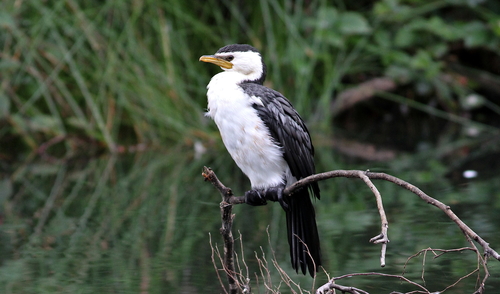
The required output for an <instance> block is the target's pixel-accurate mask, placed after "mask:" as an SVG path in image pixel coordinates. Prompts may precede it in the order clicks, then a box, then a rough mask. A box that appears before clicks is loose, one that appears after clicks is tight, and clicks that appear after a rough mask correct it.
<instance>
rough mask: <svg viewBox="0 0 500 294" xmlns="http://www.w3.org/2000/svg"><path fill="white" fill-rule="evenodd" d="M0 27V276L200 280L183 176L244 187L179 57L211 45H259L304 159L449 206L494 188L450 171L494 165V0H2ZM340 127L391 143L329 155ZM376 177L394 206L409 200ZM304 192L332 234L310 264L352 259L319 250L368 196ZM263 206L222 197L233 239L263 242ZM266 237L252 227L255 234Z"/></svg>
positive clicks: (47, 285)
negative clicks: (305, 129)
mask: <svg viewBox="0 0 500 294" xmlns="http://www.w3.org/2000/svg"><path fill="white" fill-rule="evenodd" d="M0 28H1V30H2V34H0V45H1V46H0V77H1V79H0V203H1V205H0V207H1V208H0V222H1V227H0V228H1V229H0V240H1V241H0V244H1V249H0V253H1V254H0V256H1V257H0V289H2V290H1V291H2V292H5V293H44V292H47V293H57V292H60V293H68V292H72V293H73V292H75V293H87V292H88V293H108V292H120V293H126V292H133V293H137V292H140V291H143V292H148V291H149V292H164V291H163V290H165V289H168V290H175V291H180V289H184V290H186V291H188V290H189V289H192V288H190V287H197V288H198V290H199V289H202V288H203V289H204V290H205V291H207V285H210V287H213V288H209V289H208V292H210V291H209V290H210V289H214V290H213V291H218V286H217V285H216V283H214V277H215V274H214V273H213V270H212V265H211V261H210V253H209V252H208V249H207V251H204V250H205V249H206V248H208V241H207V235H206V232H207V231H211V232H217V226H218V208H217V205H216V204H215V203H217V201H218V199H215V198H213V197H212V196H208V195H213V196H214V197H215V195H216V193H214V192H213V191H212V190H211V187H210V186H209V185H204V184H203V183H201V181H200V179H201V177H200V179H198V177H199V173H200V171H201V167H202V166H203V165H210V166H212V167H213V168H214V169H215V170H216V171H217V174H218V175H219V177H220V178H221V179H224V182H225V183H226V184H228V185H230V186H231V187H232V188H234V189H235V190H236V191H238V192H242V191H244V189H245V188H248V184H247V181H246V179H245V178H244V176H242V175H241V173H239V172H236V170H237V168H236V167H235V166H234V164H233V163H232V161H231V160H230V158H229V156H228V155H227V153H226V152H225V151H224V149H223V146H222V143H221V141H220V139H219V135H218V132H217V130H216V128H215V126H214V124H213V123H211V122H210V121H208V120H207V119H206V118H204V117H203V110H204V108H205V107H206V96H205V92H206V91H205V86H206V84H207V83H208V81H209V79H210V77H211V75H213V74H214V73H216V72H217V71H218V70H219V69H218V68H216V67H212V66H207V65H206V64H201V63H199V62H198V58H199V56H201V55H203V54H211V53H213V52H215V51H216V50H217V49H218V48H219V47H222V46H223V45H225V44H229V43H250V44H252V45H254V46H255V47H257V48H258V49H260V50H261V51H262V53H263V56H264V58H265V60H266V62H267V64H268V70H269V72H268V79H267V82H266V83H267V85H269V86H270V87H273V88H275V89H276V90H278V91H280V92H282V93H284V94H285V96H287V97H289V98H290V100H291V101H292V102H293V104H294V106H295V107H296V108H297V109H298V111H299V112H300V113H301V114H302V115H303V117H304V118H305V119H306V121H307V122H308V126H309V129H310V130H311V133H312V136H313V140H314V142H315V145H316V150H317V165H318V170H320V171H323V170H331V169H335V168H340V167H342V168H344V167H352V166H354V167H355V168H370V169H372V170H388V171H389V172H391V173H393V174H395V175H397V176H400V177H401V178H404V179H406V180H408V181H410V182H413V183H415V184H418V185H421V186H422V188H428V189H429V190H430V191H447V193H446V194H445V195H444V196H443V197H445V198H446V200H449V201H452V202H454V203H461V202H462V201H465V202H467V203H469V202H472V203H476V202H477V201H479V200H478V199H481V201H484V202H483V203H486V202H488V203H492V204H491V205H492V206H493V207H495V206H496V207H498V205H499V203H500V202H499V200H498V199H500V195H499V194H498V189H496V188H497V184H491V183H489V184H488V185H487V184H483V183H480V182H479V183H469V184H468V185H469V186H467V187H468V188H467V190H466V191H459V190H457V189H455V188H453V187H452V183H462V182H463V178H462V177H461V172H462V171H463V170H465V169H474V170H478V171H479V172H480V173H481V174H486V175H487V176H489V177H493V176H496V175H497V173H496V170H498V168H497V167H498V166H500V162H499V161H498V158H500V157H498V153H499V150H498V149H499V148H498V146H500V144H498V143H499V142H498V141H499V139H498V138H499V136H498V135H499V128H500V124H499V120H498V115H499V114H500V106H499V104H500V102H499V100H498V97H500V95H499V94H500V49H499V48H500V3H497V1H482V0H477V1H470V0H436V1H427V0H406V1H398V0H381V1H355V2H354V1H333V2H331V1H278V0H261V1H258V3H257V2H249V1H229V0H223V1H215V0H208V1H204V2H202V3H201V2H200V3H198V2H196V3H194V2H191V1H180V0H172V1H152V0H145V1H130V2H127V1H77V0H65V1H13V0H6V1H2V2H1V3H0ZM374 78H384V79H387V80H390V81H392V82H394V87H392V88H391V89H390V90H388V91H386V92H380V93H375V94H373V95H371V97H370V99H367V100H366V101H363V102H359V103H357V104H355V105H354V106H351V107H350V108H348V109H343V110H341V111H337V110H338V109H337V107H338V100H337V97H339V96H340V94H342V93H345V92H346V90H348V89H356V88H357V87H358V86H359V85H361V84H363V83H365V82H368V81H370V80H372V79H374ZM345 140H346V141H349V142H351V141H352V140H355V141H356V142H358V143H359V142H361V144H368V143H366V142H369V143H370V144H373V145H374V146H376V148H375V149H377V150H379V149H381V150H388V151H387V152H389V153H388V154H392V153H391V152H393V153H394V154H395V155H394V156H392V157H390V159H391V160H385V161H381V162H380V161H376V160H368V161H367V159H366V158H363V159H359V158H356V157H354V158H353V157H342V156H341V155H340V154H341V153H342V152H343V151H342V150H346V148H342V146H340V147H339V144H340V143H338V142H343V141H345ZM349 146H350V145H348V146H347V149H350V151H352V150H353V149H355V148H349ZM356 146H358V145H356ZM332 149H335V150H337V151H336V152H332ZM116 153H119V154H123V155H122V156H119V157H116ZM360 162H362V164H359V163H360ZM483 171H484V173H483ZM487 172H490V174H487ZM437 179H439V181H437ZM447 179H451V181H448V180H447ZM198 181H200V183H199V184H198ZM193 183H196V184H193ZM380 189H381V190H383V192H382V193H383V194H384V195H387V196H386V197H387V200H385V201H386V203H387V205H388V206H389V207H392V208H393V210H394V212H395V213H397V212H398V211H399V209H402V207H403V208H404V209H409V210H412V211H414V209H416V207H419V206H418V204H417V203H416V201H411V200H407V199H406V198H404V195H401V194H400V193H399V192H397V191H396V190H394V189H395V188H394V187H392V186H385V185H383V184H382V185H381V187H380ZM322 191H323V193H324V195H334V196H332V197H322V200H321V201H322V205H321V206H320V207H318V216H331V215H334V216H333V217H331V218H323V219H319V225H320V227H321V230H322V231H323V232H325V233H324V234H326V235H328V234H333V235H334V236H337V237H333V238H332V240H333V241H329V242H328V241H327V242H324V245H323V247H324V250H325V252H329V253H327V254H331V256H330V257H331V259H330V260H331V262H330V263H331V264H329V265H328V266H329V268H330V269H336V270H338V269H340V265H345V266H346V270H348V269H353V270H355V265H354V264H349V263H348V262H349V260H350V259H348V256H347V255H346V254H344V255H343V254H341V253H335V252H348V251H349V249H350V248H351V249H352V247H353V242H354V243H355V242H356V240H357V239H359V235H357V234H358V233H360V232H361V231H363V232H368V233H370V234H371V233H373V229H374V226H373V225H372V217H371V216H369V215H368V216H366V215H363V216H361V215H360V211H362V210H365V209H367V210H368V211H370V209H373V207H370V206H369V205H367V204H366V199H365V197H366V194H364V193H363V192H360V191H363V190H362V188H360V187H359V185H357V184H356V183H351V182H347V181H338V182H335V185H333V184H332V183H330V182H328V183H324V184H322ZM384 191H386V192H385V193H384ZM477 191H482V192H481V193H480V192H477ZM430 194H432V193H430ZM478 194H481V195H483V196H482V198H481V197H480V198H478V196H477V195H478ZM485 195H487V196H485ZM205 196H206V198H204V197H205ZM210 197H212V198H210ZM402 199H405V200H402ZM478 205H480V204H478ZM280 209H281V208H280V207H278V206H276V207H275V206H267V207H265V208H262V209H259V210H256V211H252V213H249V212H248V211H247V210H244V209H242V208H241V209H240V211H238V212H237V213H239V214H240V215H242V219H244V220H247V221H251V222H253V223H255V224H257V227H259V230H258V231H259V232H258V233H256V230H255V229H254V228H248V227H246V226H243V225H242V226H241V229H242V234H243V236H245V238H246V240H247V241H248V243H247V244H250V245H255V244H259V245H256V246H260V245H262V244H267V235H266V234H265V233H264V232H265V227H266V226H267V225H268V224H269V223H271V224H272V225H273V226H274V227H276V226H279V225H280V224H282V223H280V222H282V220H280V217H281V211H280ZM416 211H419V213H421V212H420V210H416ZM372 212H373V211H372ZM400 213H401V212H400ZM401 215H403V216H406V217H408V216H407V215H405V214H404V213H401ZM417 217H418V219H426V218H427V215H420V214H418V215H417ZM353 220H356V222H354V221H353ZM482 221H483V224H485V225H484V226H485V227H486V228H488V226H490V225H491V224H493V223H495V221H497V220H496V219H495V216H494V214H492V216H488V219H486V220H482ZM412 222H413V220H406V219H405V223H404V224H408V223H410V224H411V223H412ZM477 222H478V223H480V222H479V221H477ZM404 224H394V226H393V227H392V228H394V232H395V236H397V238H396V237H395V239H399V240H405V237H404V236H405V233H406V231H405V227H404ZM480 224H481V223H480ZM438 229H439V228H438ZM441 229H442V228H441ZM485 230H486V231H487V232H490V231H489V230H487V229H485ZM492 231H493V230H492ZM346 232H347V233H346ZM433 232H434V231H433ZM351 233H353V234H354V235H352V236H351V237H349V238H347V239H342V238H340V237H338V236H339V235H340V234H348V235H349V234H351ZM441 233H442V232H441V231H439V232H438V233H437V234H441ZM443 234H444V233H443ZM247 236H248V237H247ZM250 236H252V238H250ZM280 237H282V236H280V233H279V232H276V233H275V234H274V235H273V234H271V241H270V242H271V245H272V246H273V247H275V248H276V247H279V244H280V242H281V239H282V238H280ZM452 237H453V238H451V239H453V240H455V239H456V238H455V237H456V236H455V235H453V236H452ZM491 238H493V234H491ZM285 239H286V238H285ZM497 242H500V240H497ZM401 243H402V244H400V246H401V248H403V249H405V250H408V251H411V250H419V249H421V248H420V247H418V246H416V245H415V244H413V243H412V242H411V240H410V241H401ZM356 244H357V243H356ZM418 245H420V244H418ZM354 247H355V248H354V249H355V250H356V252H362V251H363V250H364V249H362V248H361V247H357V245H356V246H354ZM200 248H202V249H200ZM342 249H343V251H342ZM200 250H201V251H203V252H204V253H203V254H199V255H196V254H197V253H199V251H200ZM268 253H270V252H268ZM405 253H406V251H405ZM410 253H412V252H410ZM248 254H249V256H252V254H251V252H248ZM277 255H278V258H280V257H281V259H282V260H286V254H281V253H278V254H277ZM373 256H374V258H376V254H374V255H373ZM344 261H345V263H344ZM371 261H373V260H371ZM371 263H372V264H373V262H371ZM200 268H204V269H206V270H203V271H199V272H198V270H199V269H200ZM193 291H194V290H193Z"/></svg>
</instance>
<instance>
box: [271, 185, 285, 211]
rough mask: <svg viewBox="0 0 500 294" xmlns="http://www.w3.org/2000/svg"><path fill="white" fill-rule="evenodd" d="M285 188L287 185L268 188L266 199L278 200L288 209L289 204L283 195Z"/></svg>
mask: <svg viewBox="0 0 500 294" xmlns="http://www.w3.org/2000/svg"><path fill="white" fill-rule="evenodd" d="M283 190H285V185H280V186H276V187H272V188H268V189H266V199H268V200H271V201H277V202H279V203H280V205H281V207H282V208H283V209H284V210H288V204H287V203H286V202H285V198H284V197H283Z"/></svg>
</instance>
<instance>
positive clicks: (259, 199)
mask: <svg viewBox="0 0 500 294" xmlns="http://www.w3.org/2000/svg"><path fill="white" fill-rule="evenodd" d="M245 203H246V204H249V205H253V206H261V205H266V204H267V201H266V198H265V197H264V196H262V195H261V193H259V191H257V190H250V191H246V192H245Z"/></svg>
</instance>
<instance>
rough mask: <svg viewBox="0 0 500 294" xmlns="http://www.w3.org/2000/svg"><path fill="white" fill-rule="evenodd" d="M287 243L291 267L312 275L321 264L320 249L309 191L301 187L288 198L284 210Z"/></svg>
mask: <svg viewBox="0 0 500 294" xmlns="http://www.w3.org/2000/svg"><path fill="white" fill-rule="evenodd" d="M286 220H287V228H288V243H289V245H290V258H291V261H292V267H293V269H295V270H296V271H297V273H298V272H299V268H300V270H301V271H302V273H303V274H306V269H307V270H309V274H310V275H311V276H314V274H315V272H316V271H318V269H319V266H320V265H321V250H320V243H319V235H318V228H317V226H316V214H315V212H314V207H313V205H312V202H311V198H310V197H309V191H308V190H307V189H302V190H300V191H298V192H295V193H294V194H293V196H291V197H290V199H288V211H286Z"/></svg>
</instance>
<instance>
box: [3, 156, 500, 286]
mask: <svg viewBox="0 0 500 294" xmlns="http://www.w3.org/2000/svg"><path fill="white" fill-rule="evenodd" d="M228 162H230V161H228V157H224V156H222V157H218V158H215V159H213V160H212V161H210V164H211V165H212V167H213V168H214V170H216V171H217V173H218V175H219V177H220V178H221V180H223V181H224V182H225V183H226V184H228V185H229V184H230V183H235V184H234V185H232V188H233V189H234V190H235V192H236V193H242V192H243V191H244V189H245V187H247V185H248V183H247V181H246V179H245V178H244V177H243V176H242V175H241V174H240V173H239V172H236V168H235V167H234V166H232V165H231V164H229V166H230V168H229V169H228V168H227V166H228ZM206 164H207V159H206V158H205V159H199V160H198V159H192V158H183V157H179V156H167V155H165V154H160V153H144V154H139V155H130V156H121V157H114V156H108V157H102V158H98V159H94V160H90V161H77V160H76V161H72V162H63V163H56V164H48V163H44V162H30V163H27V164H26V165H23V166H20V167H18V168H16V169H15V170H14V172H13V173H12V174H11V175H10V177H4V178H3V180H2V181H1V183H0V185H1V189H0V201H1V202H2V209H1V221H2V224H1V227H0V240H1V242H0V262H1V266H0V288H1V291H2V292H3V293H45V292H47V293H73V292H78V293H113V292H118V293H139V292H140V293H163V292H170V293H179V292H181V293H194V292H201V291H202V292H205V293H219V292H221V290H220V286H219V282H218V281H217V275H216V273H215V270H214V266H213V265H212V261H211V260H212V257H211V249H210V245H209V235H208V234H209V233H211V235H212V242H213V243H214V244H217V246H220V244H221V243H222V241H221V240H220V238H219V234H218V229H219V226H220V221H219V201H220V198H219V195H218V194H217V192H216V191H215V190H214V189H213V188H212V186H211V185H210V184H208V183H204V182H203V180H202V177H201V168H202V166H203V165H206ZM388 172H389V173H390V171H388ZM404 176H405V175H404V174H403V176H402V177H403V178H404ZM443 181H444V180H440V181H430V182H424V183H422V186H423V189H424V191H426V192H427V193H428V194H430V195H431V196H434V197H436V198H439V199H440V200H442V201H444V202H446V203H448V204H450V205H452V208H453V209H454V211H455V212H456V213H457V215H459V216H460V217H462V219H463V220H464V221H465V222H466V223H468V224H469V226H471V227H472V229H474V230H475V231H476V232H477V233H479V234H480V235H481V236H482V237H483V238H484V239H486V240H487V241H488V242H490V243H491V245H492V246H493V248H494V249H497V250H499V249H500V246H498V245H497V244H500V238H499V237H498V234H497V233H496V232H497V231H498V230H499V229H500V228H499V226H500V219H499V218H500V214H499V213H498V212H499V207H500V200H499V199H500V197H499V194H498V191H500V189H499V188H500V187H499V185H500V184H499V183H498V182H497V181H495V180H491V181H484V182H480V181H476V182H472V183H469V184H467V185H465V186H461V187H453V186H451V185H450V184H446V183H444V182H443ZM436 182H439V184H435V183H436ZM414 183H415V182H414ZM415 184H417V185H418V184H419V183H415ZM376 185H377V187H378V188H379V189H380V191H381V193H382V195H383V196H384V204H385V205H386V211H387V214H388V218H389V222H390V226H389V238H390V240H391V243H389V247H388V253H387V266H386V267H385V268H383V269H382V268H380V267H379V254H380V253H379V246H378V245H373V244H370V243H368V240H369V239H370V238H371V237H373V236H375V235H377V234H378V233H379V220H378V213H377V211H376V206H375V202H374V200H373V197H372V195H371V192H370V191H369V189H368V188H367V187H366V186H364V184H362V182H361V181H360V180H353V179H335V180H330V181H328V182H323V183H321V187H322V189H323V193H322V195H324V196H323V199H322V200H321V201H320V202H317V203H316V207H317V216H318V226H319V230H320V235H321V240H322V249H323V254H324V260H325V268H326V270H327V271H328V272H330V274H331V275H342V274H346V273H352V272H371V271H377V272H383V273H391V274H401V273H402V271H403V265H404V263H405V262H406V260H407V258H408V257H409V256H410V255H412V254H414V253H416V252H418V251H419V250H421V249H425V248H428V247H432V248H442V249H451V248H459V247H463V246H467V245H468V244H467V242H465V240H464V238H463V236H462V234H461V232H460V231H459V230H458V229H457V228H456V227H455V225H454V224H453V223H452V222H451V221H449V220H448V219H447V218H446V217H445V215H444V214H443V213H442V212H441V211H439V210H438V209H436V208H435V207H432V206H429V205H427V204H425V203H422V202H421V201H420V200H419V199H418V198H417V197H416V196H414V195H413V194H411V193H409V192H407V191H403V190H402V189H401V188H399V187H397V186H395V185H393V184H390V183H384V182H376ZM234 213H235V214H236V219H235V226H234V232H235V235H236V236H238V231H239V232H241V234H242V236H243V240H244V247H245V248H244V250H245V251H244V255H245V259H246V261H247V263H248V266H249V267H250V272H251V275H250V277H251V278H254V277H255V275H254V274H253V272H257V273H258V265H257V261H256V258H255V253H254V252H255V251H257V252H259V254H265V255H266V256H267V257H270V256H273V254H275V256H276V258H277V260H278V262H279V263H280V265H281V266H282V267H283V268H284V269H285V270H286V271H287V272H288V273H289V274H290V276H291V277H292V278H294V279H296V280H297V281H298V282H300V283H301V285H302V286H303V287H305V288H306V289H309V288H310V285H311V280H310V278H309V277H303V276H299V275H295V273H293V270H292V269H291V268H290V265H289V261H288V244H287V243H286V242H287V241H286V240H287V239H286V230H284V229H283V228H284V226H285V222H284V214H283V212H282V211H281V208H280V207H279V205H272V204H271V205H267V206H264V207H250V206H246V205H241V206H238V207H235V209H234ZM268 226H269V229H268V230H269V235H268V234H267V233H266V229H267V228H268ZM261 248H262V249H261ZM271 248H272V249H273V250H274V252H273V251H272V249H271ZM261 250H262V251H261ZM475 262H476V256H475V255H474V254H473V253H469V252H464V253H450V254H447V255H445V256H442V257H440V258H438V259H436V260H432V258H431V253H428V254H427V260H426V262H425V284H426V286H427V287H428V288H429V289H433V290H440V289H443V288H444V287H446V286H447V285H449V284H451V283H453V282H455V281H456V280H457V279H458V278H459V277H461V276H463V275H465V274H466V273H468V272H470V271H472V270H474V269H475V266H476V263H475ZM490 271H491V272H492V273H497V272H499V271H500V267H499V266H498V265H497V262H495V261H491V262H490ZM406 272H407V274H406V276H407V277H408V278H412V279H414V280H415V281H420V280H421V279H420V276H421V274H422V257H419V258H416V259H414V260H412V261H411V262H410V263H409V266H408V268H407V269H406ZM272 276H273V277H275V278H278V274H277V272H276V270H274V269H273V271H272ZM476 278H477V276H476V275H474V276H473V277H471V278H469V279H467V280H465V281H462V282H460V283H459V285H458V286H457V287H456V288H455V289H460V290H461V291H462V290H463V291H464V292H465V293H469V292H472V289H473V288H474V287H475V284H476ZM275 281H277V279H276V280H275ZM325 281H326V278H325V276H324V275H320V278H319V280H318V283H323V282H325ZM343 282H344V283H345V284H349V285H353V286H357V287H359V288H362V289H365V290H367V291H370V293H388V292H390V291H392V290H398V291H402V292H403V291H410V290H415V288H414V287H410V286H408V285H406V284H402V283H400V282H399V281H398V280H394V279H388V278H381V277H371V278H366V277H359V278H353V279H349V280H344V281H343ZM275 286H277V283H276V285H275ZM497 287H500V279H499V278H498V275H497V274H493V276H492V277H491V278H490V279H489V281H488V284H487V289H488V290H492V289H496V288H497ZM256 289H257V286H255V285H254V290H256ZM281 290H282V291H283V292H285V293H287V290H286V289H285V288H282V289H281ZM261 291H262V292H263V291H264V290H263V288H261Z"/></svg>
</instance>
